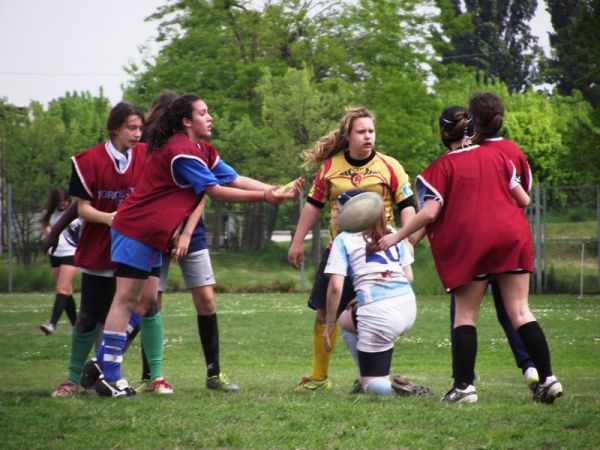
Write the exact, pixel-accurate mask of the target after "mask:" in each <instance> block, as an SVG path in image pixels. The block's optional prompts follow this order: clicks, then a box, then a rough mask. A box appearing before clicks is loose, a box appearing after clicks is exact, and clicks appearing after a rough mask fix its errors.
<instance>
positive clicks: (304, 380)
mask: <svg viewBox="0 0 600 450" xmlns="http://www.w3.org/2000/svg"><path fill="white" fill-rule="evenodd" d="M312 380H313V379H312V378H311V377H302V379H301V380H300V383H298V386H305V385H307V384H308V383H310V382H311V381H312Z"/></svg>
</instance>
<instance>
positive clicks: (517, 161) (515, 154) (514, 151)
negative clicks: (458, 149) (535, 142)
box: [479, 137, 532, 192]
mask: <svg viewBox="0 0 600 450" xmlns="http://www.w3.org/2000/svg"><path fill="white" fill-rule="evenodd" d="M479 145H481V146H482V147H496V148H497V149H498V150H500V151H501V152H503V153H504V154H505V155H506V156H508V159H510V160H511V161H512V162H513V164H514V165H515V169H517V175H518V176H519V178H520V180H521V186H523V189H525V191H527V192H529V191H530V190H531V184H532V177H531V168H530V167H529V163H528V162H527V157H526V156H525V154H524V153H523V151H522V150H521V149H520V148H519V146H518V145H517V144H515V143H514V142H513V141H511V140H509V139H504V138H502V137H497V138H490V139H486V140H484V141H483V142H481V143H480V144H479Z"/></svg>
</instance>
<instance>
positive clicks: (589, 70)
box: [546, 0, 600, 109]
mask: <svg viewBox="0 0 600 450" xmlns="http://www.w3.org/2000/svg"><path fill="white" fill-rule="evenodd" d="M546 3H547V5H548V11H549V12H550V15H551V17H552V27H553V28H554V33H551V34H550V44H551V46H552V48H553V54H552V56H551V57H550V58H549V60H548V61H547V66H546V76H547V79H548V81H549V82H551V83H556V85H557V88H558V91H559V93H561V94H562V95H571V94H572V92H573V90H574V89H577V90H579V91H581V92H582V93H583V96H584V98H585V99H586V100H587V101H588V102H590V104H591V105H592V106H593V107H594V108H596V109H598V108H599V107H600V84H599V83H598V77H599V75H600V69H599V68H598V61H599V60H600V2H599V1H598V0H584V1H580V0H567V1H565V0H547V2H546Z"/></svg>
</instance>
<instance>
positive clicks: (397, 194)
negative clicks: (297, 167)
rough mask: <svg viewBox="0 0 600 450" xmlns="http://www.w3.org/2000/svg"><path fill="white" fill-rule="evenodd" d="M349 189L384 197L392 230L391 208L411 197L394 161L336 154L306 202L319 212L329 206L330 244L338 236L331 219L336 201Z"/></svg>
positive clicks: (405, 178) (376, 155) (379, 156)
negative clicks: (358, 159)
mask: <svg viewBox="0 0 600 450" xmlns="http://www.w3.org/2000/svg"><path fill="white" fill-rule="evenodd" d="M350 189H363V190H365V191H369V192H376V193H378V194H380V195H381V196H382V197H383V204H384V207H385V211H386V221H387V223H388V225H391V226H394V212H393V206H394V205H395V204H398V203H400V202H401V201H403V200H405V199H406V198H408V197H410V196H411V195H413V192H412V190H411V188H410V182H409V180H408V175H406V172H405V171H404V168H403V167H402V166H401V165H400V163H399V162H398V161H396V160H395V159H394V158H392V157H390V156H386V155H383V154H381V153H378V152H373V153H372V154H371V156H370V157H369V158H367V159H365V160H361V161H356V160H352V158H350V156H349V154H348V153H347V152H340V153H336V154H335V155H333V156H332V157H331V158H329V159H327V160H325V161H324V162H323V165H322V166H321V167H320V168H319V170H318V172H317V175H316V177H315V180H314V182H313V184H312V187H311V189H310V192H309V193H308V199H307V201H308V202H309V203H311V204H312V205H314V206H316V207H318V208H323V206H325V203H326V202H330V205H331V217H332V218H331V220H330V222H329V235H330V239H331V241H333V238H334V237H335V236H337V234H338V229H337V226H336V224H335V221H334V219H333V218H334V217H335V212H336V211H337V208H338V205H337V198H338V196H339V195H340V194H341V193H342V192H346V191H348V190H350Z"/></svg>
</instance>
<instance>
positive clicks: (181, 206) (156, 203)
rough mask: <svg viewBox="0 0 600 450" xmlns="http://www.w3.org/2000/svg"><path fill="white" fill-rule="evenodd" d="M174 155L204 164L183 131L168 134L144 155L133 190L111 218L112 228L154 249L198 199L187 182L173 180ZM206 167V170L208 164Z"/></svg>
mask: <svg viewBox="0 0 600 450" xmlns="http://www.w3.org/2000/svg"><path fill="white" fill-rule="evenodd" d="M178 158H192V159H194V160H197V161H199V162H200V163H201V164H202V166H203V167H206V166H207V164H206V161H205V158H206V156H205V155H203V154H201V152H200V149H199V147H198V146H197V145H196V144H194V143H193V142H192V141H190V140H189V139H188V137H187V136H186V135H184V134H182V133H177V134H175V135H173V136H171V137H170V138H169V139H168V140H167V142H165V143H164V144H163V145H162V146H161V147H160V148H159V149H158V150H157V151H155V152H154V153H152V154H151V155H149V156H148V158H147V161H146V167H145V169H144V174H143V175H142V177H141V179H140V182H139V183H138V185H137V186H136V190H135V192H134V193H133V194H132V195H130V196H128V197H127V199H126V200H125V202H124V203H123V205H122V207H121V208H120V209H119V212H118V214H117V215H116V217H115V219H114V220H113V228H114V229H115V230H117V231H118V232H119V233H121V234H123V235H125V236H127V237H130V238H132V239H135V240H137V241H139V242H143V243H145V244H148V245H151V246H152V247H154V248H156V249H157V250H160V251H162V252H165V251H167V247H168V242H169V239H170V237H171V236H172V235H173V232H174V231H175V229H176V228H177V227H178V226H179V224H180V223H181V222H182V221H183V219H184V218H186V217H187V216H189V215H190V214H191V213H192V211H193V210H194V208H195V207H196V205H197V204H198V201H199V200H200V199H201V196H200V195H198V194H197V193H196V192H195V191H194V189H193V188H192V186H191V185H189V184H188V185H180V184H178V182H177V181H176V180H175V176H174V172H173V164H174V162H175V161H176V160H177V159H178ZM206 171H207V173H209V174H210V170H209V169H208V167H207V168H206ZM214 184H216V181H215V183H214Z"/></svg>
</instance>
